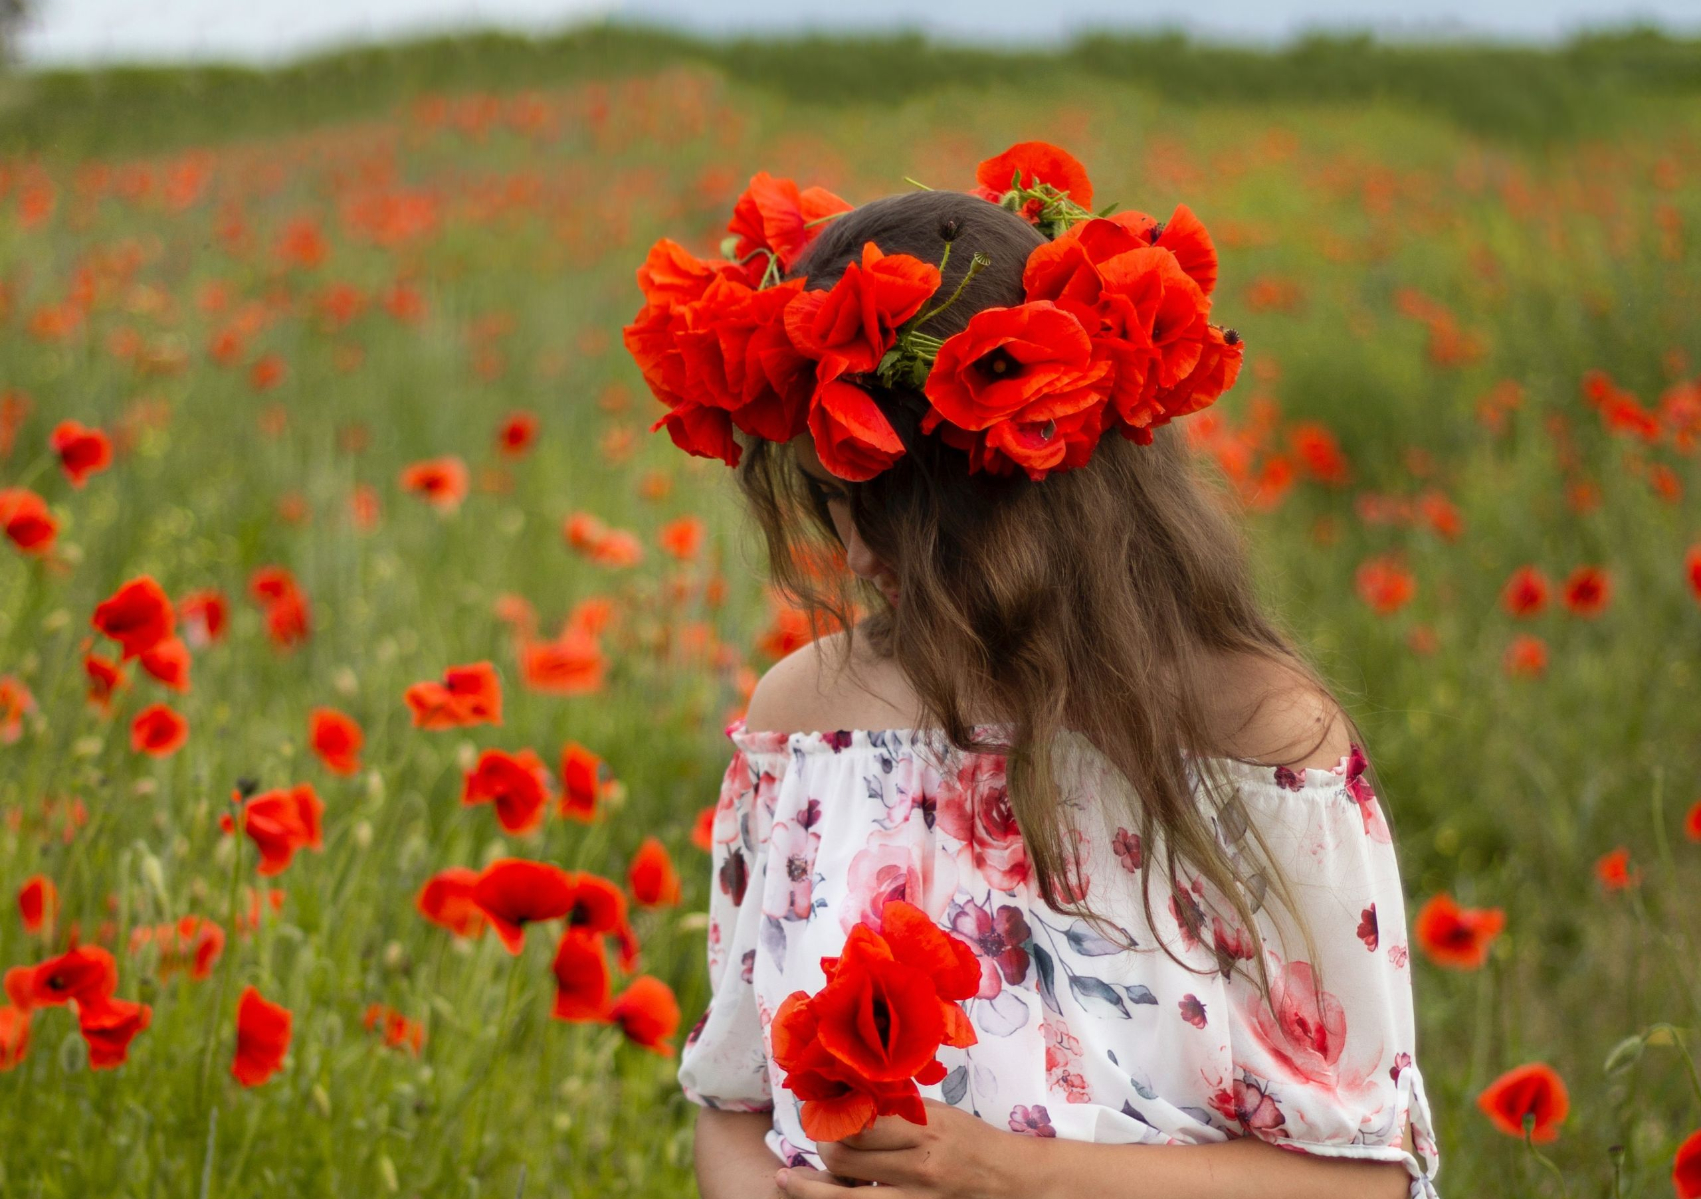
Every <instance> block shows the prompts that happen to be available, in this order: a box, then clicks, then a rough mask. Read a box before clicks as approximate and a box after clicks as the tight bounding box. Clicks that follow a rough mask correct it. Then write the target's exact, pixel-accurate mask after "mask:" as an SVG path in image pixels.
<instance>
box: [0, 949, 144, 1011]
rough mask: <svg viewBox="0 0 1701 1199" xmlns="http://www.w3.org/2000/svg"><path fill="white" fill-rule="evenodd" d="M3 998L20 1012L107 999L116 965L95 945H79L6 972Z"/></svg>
mask: <svg viewBox="0 0 1701 1199" xmlns="http://www.w3.org/2000/svg"><path fill="white" fill-rule="evenodd" d="M4 985H5V990H6V997H7V998H8V999H10V1000H11V1001H12V1003H13V1004H15V1005H16V1006H17V1008H18V1009H19V1010H20V1011H24V1012H28V1011H33V1010H34V1009H35V1008H38V1007H58V1006H60V1005H61V1004H66V1003H70V1002H72V1001H73V1000H75V1001H76V1002H78V1003H87V1002H96V1001H99V1000H102V999H110V998H111V997H112V993H113V991H115V990H117V989H118V963H117V962H116V961H114V960H113V957H112V954H110V953H108V952H107V951H106V950H104V949H102V948H101V947H100V946H98V945H81V946H78V947H77V948H75V949H72V950H68V951H67V952H65V953H62V954H60V955H59V956H58V957H56V958H49V959H48V960H47V961H45V962H40V963H38V964H37V965H34V966H14V967H13V968H12V969H10V970H8V971H6V977H5V984H4Z"/></svg>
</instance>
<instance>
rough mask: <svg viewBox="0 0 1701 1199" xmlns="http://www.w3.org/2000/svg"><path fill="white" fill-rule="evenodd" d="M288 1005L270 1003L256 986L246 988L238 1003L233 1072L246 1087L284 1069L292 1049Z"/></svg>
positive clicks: (290, 1019)
mask: <svg viewBox="0 0 1701 1199" xmlns="http://www.w3.org/2000/svg"><path fill="white" fill-rule="evenodd" d="M293 1022H294V1017H293V1016H292V1015H291V1013H290V1011H289V1009H288V1008H285V1007H280V1006H279V1005H277V1004H275V1003H271V1002H269V1001H268V1000H267V999H266V998H265V997H264V996H262V995H261V994H260V992H259V991H257V990H256V989H255V988H254V987H252V986H249V987H245V988H243V991H242V998H241V999H240V1000H238V1001H237V1005H236V1057H235V1060H233V1061H232V1062H231V1064H230V1072H231V1074H232V1075H233V1076H235V1078H236V1081H237V1082H239V1083H241V1084H242V1085H243V1086H245V1087H257V1086H259V1085H260V1084H261V1083H263V1082H265V1081H266V1080H267V1079H268V1078H270V1077H271V1076H272V1075H274V1074H276V1073H277V1072H278V1071H279V1070H281V1069H283V1062H284V1055H285V1054H287V1053H288V1052H289V1040H290V1027H291V1025H292V1024H293Z"/></svg>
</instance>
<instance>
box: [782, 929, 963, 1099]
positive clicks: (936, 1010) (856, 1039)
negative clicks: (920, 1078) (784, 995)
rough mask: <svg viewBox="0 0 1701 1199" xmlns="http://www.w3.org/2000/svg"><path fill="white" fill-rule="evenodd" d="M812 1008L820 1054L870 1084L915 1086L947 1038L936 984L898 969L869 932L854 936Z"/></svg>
mask: <svg viewBox="0 0 1701 1199" xmlns="http://www.w3.org/2000/svg"><path fill="white" fill-rule="evenodd" d="M977 977H978V972H977ZM810 1006H811V1007H812V1008H813V1009H814V1012H815V1017H816V1020H817V1021H818V1022H819V1023H818V1028H817V1033H818V1035H819V1037H820V1039H821V1044H822V1046H823V1048H825V1049H826V1050H827V1051H828V1052H829V1053H831V1054H832V1055H833V1056H834V1057H835V1058H837V1059H838V1060H839V1061H841V1062H843V1063H844V1064H845V1065H846V1066H848V1067H850V1068H851V1069H853V1070H855V1071H856V1073H857V1075H858V1076H859V1077H861V1078H866V1079H869V1080H870V1081H873V1082H901V1081H903V1080H905V1079H909V1078H913V1077H914V1076H915V1075H916V1074H917V1073H918V1072H920V1071H921V1070H922V1069H923V1068H924V1067H926V1066H927V1065H928V1063H930V1062H931V1061H932V1060H933V1057H934V1054H935V1053H936V1052H937V1051H938V1049H939V1046H940V1044H941V1043H942V1042H943V1041H944V1037H945V1023H944V1018H943V1016H942V1014H941V1012H940V1007H939V995H938V993H937V992H936V991H935V990H934V987H933V981H932V979H930V978H929V977H928V976H927V975H926V974H925V973H924V972H923V971H921V970H918V969H916V968H915V967H913V966H909V965H906V964H904V963H902V962H898V961H895V960H894V959H893V958H892V956H891V950H890V949H889V948H887V947H886V945H885V944H884V942H882V941H881V940H880V938H879V936H878V934H876V933H874V932H872V931H871V930H870V929H869V928H868V926H867V925H861V924H859V925H857V926H856V927H855V928H853V929H851V933H850V937H849V938H848V939H847V940H846V942H845V947H844V950H843V951H842V952H841V953H840V955H839V957H838V959H837V960H836V963H835V966H834V969H833V972H832V974H831V976H830V978H829V979H828V982H827V985H826V986H824V987H822V989H821V990H820V991H819V992H818V993H817V994H816V995H815V996H814V997H813V998H812V999H811V1000H810Z"/></svg>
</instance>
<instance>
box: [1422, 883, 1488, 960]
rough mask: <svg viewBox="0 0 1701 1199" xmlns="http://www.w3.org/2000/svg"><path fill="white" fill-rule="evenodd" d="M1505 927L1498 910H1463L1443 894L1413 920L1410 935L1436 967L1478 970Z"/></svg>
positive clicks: (1431, 900)
mask: <svg viewBox="0 0 1701 1199" xmlns="http://www.w3.org/2000/svg"><path fill="white" fill-rule="evenodd" d="M1505 927H1506V913H1505V912H1503V911H1501V910H1500V909H1499V908H1462V907H1460V906H1459V905H1458V904H1457V903H1455V902H1454V900H1453V897H1452V896H1451V895H1448V894H1446V893H1445V892H1443V893H1441V894H1439V895H1436V896H1433V897H1432V898H1431V899H1430V900H1429V901H1428V902H1427V903H1425V904H1424V905H1423V907H1422V908H1420V909H1419V910H1418V914H1417V918H1416V919H1415V920H1413V921H1412V936H1413V937H1414V938H1416V940H1417V943H1418V946H1419V947H1420V948H1421V949H1422V950H1423V951H1424V953H1426V954H1427V955H1428V956H1429V959H1430V961H1432V962H1434V963H1435V964H1436V965H1437V966H1445V967H1447V968H1449V969H1452V970H1477V969H1480V968H1481V967H1482V965H1483V963H1485V962H1487V961H1488V951H1489V948H1490V946H1492V945H1493V944H1494V939H1495V938H1496V937H1498V936H1499V935H1500V931H1501V929H1503V928H1505Z"/></svg>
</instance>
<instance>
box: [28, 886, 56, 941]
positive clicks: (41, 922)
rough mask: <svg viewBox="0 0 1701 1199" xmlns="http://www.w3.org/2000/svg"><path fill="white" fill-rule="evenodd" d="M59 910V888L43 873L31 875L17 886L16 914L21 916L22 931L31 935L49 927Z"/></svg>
mask: <svg viewBox="0 0 1701 1199" xmlns="http://www.w3.org/2000/svg"><path fill="white" fill-rule="evenodd" d="M58 912H59V889H58V888H57V887H55V886H54V885H53V880H52V879H50V878H48V877H47V876H46V875H44V874H36V875H31V876H30V877H29V878H27V879H25V880H24V885H23V886H21V887H19V888H18V914H19V915H20V916H22V917H23V921H24V931H25V932H26V933H29V934H30V935H31V936H32V937H33V936H36V935H37V934H39V933H40V932H41V931H42V930H43V929H47V928H51V927H52V925H53V921H54V917H55V916H56V915H57V914H58Z"/></svg>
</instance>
